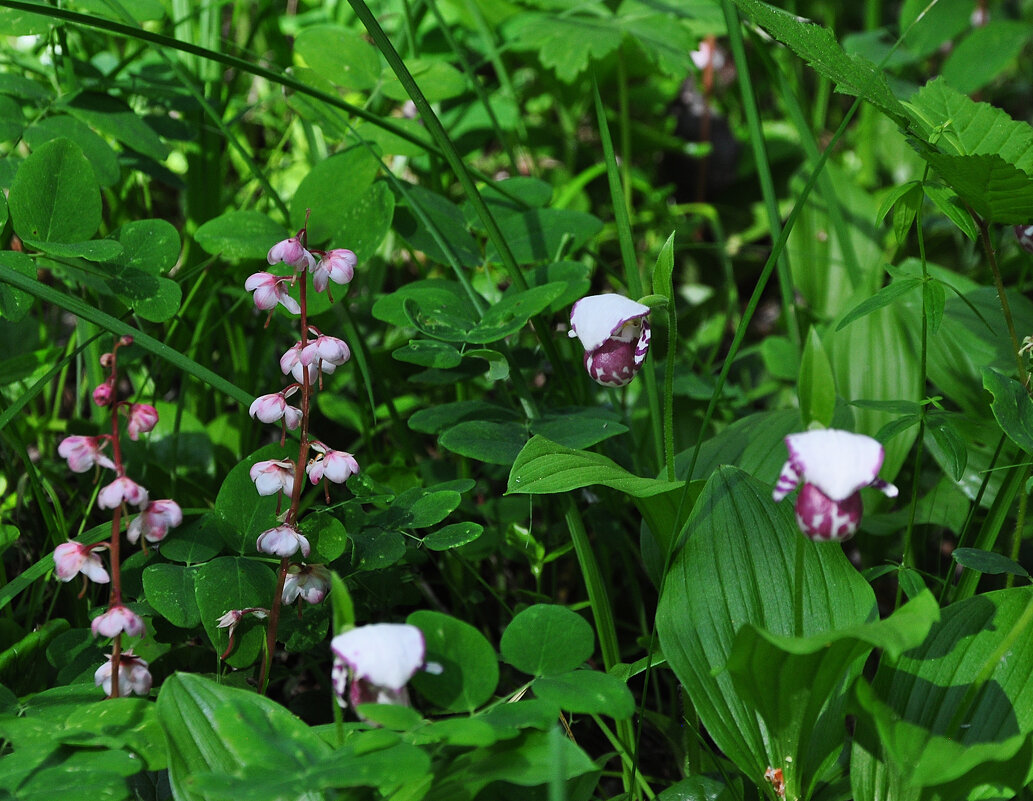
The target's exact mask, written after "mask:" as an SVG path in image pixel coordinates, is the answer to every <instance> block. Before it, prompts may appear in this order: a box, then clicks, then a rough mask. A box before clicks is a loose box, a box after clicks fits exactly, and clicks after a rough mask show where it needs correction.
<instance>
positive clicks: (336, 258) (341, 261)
mask: <svg viewBox="0 0 1033 801" xmlns="http://www.w3.org/2000/svg"><path fill="white" fill-rule="evenodd" d="M357 263H358V259H356V257H355V254H354V253H352V252H351V251H350V250H345V249H344V248H337V249H335V250H328V251H327V252H326V253H324V254H323V255H322V257H321V258H320V259H319V263H318V264H316V266H315V268H314V269H313V270H312V286H314V287H315V288H316V292H322V291H323V290H325V289H326V288H327V286H328V284H329V282H330V281H333V282H334V283H335V284H347V283H349V282H350V281H351V280H352V278H354V277H355V265H356V264H357Z"/></svg>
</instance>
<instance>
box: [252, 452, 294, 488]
mask: <svg viewBox="0 0 1033 801" xmlns="http://www.w3.org/2000/svg"><path fill="white" fill-rule="evenodd" d="M249 475H250V476H251V480H252V481H254V482H255V489H257V490H258V494H259V495H275V494H276V493H277V492H282V493H284V494H285V495H292V494H293V493H294V462H292V461H291V460H290V459H266V460H265V461H263V462H255V464H254V465H253V466H252V467H251V470H250V471H249Z"/></svg>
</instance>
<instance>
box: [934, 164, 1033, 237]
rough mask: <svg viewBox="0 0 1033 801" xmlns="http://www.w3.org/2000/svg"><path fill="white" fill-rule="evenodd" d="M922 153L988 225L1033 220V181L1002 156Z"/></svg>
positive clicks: (1020, 222)
mask: <svg viewBox="0 0 1033 801" xmlns="http://www.w3.org/2000/svg"><path fill="white" fill-rule="evenodd" d="M918 152H919V153H920V154H921V156H922V157H923V158H924V159H925V160H926V161H928V162H929V163H930V164H931V165H932V166H933V168H934V169H935V170H936V171H937V172H938V173H939V175H940V177H941V178H943V180H944V181H946V182H947V183H948V184H950V185H951V187H952V188H953V189H954V191H956V192H957V193H958V195H959V196H960V197H961V199H962V200H963V201H964V202H965V203H967V204H968V205H969V206H971V207H972V210H973V211H974V212H975V213H976V214H978V215H979V216H980V217H982V218H983V219H984V220H986V221H987V222H993V223H1000V224H1022V221H1023V220H1029V219H1033V178H1031V177H1030V176H1029V174H1027V173H1025V172H1023V171H1021V170H1019V169H1018V168H1016V167H1015V166H1014V165H1012V164H1009V163H1008V162H1006V161H1005V160H1004V159H1003V158H1001V157H1000V156H999V155H997V154H991V155H977V156H954V155H948V154H944V153H936V152H934V151H932V150H931V149H929V148H928V147H927V146H924V145H921V144H919V145H918Z"/></svg>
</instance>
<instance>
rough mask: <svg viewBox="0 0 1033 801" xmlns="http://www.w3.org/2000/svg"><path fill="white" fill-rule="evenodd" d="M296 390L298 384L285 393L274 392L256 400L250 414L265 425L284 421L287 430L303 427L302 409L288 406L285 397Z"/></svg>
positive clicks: (252, 404)
mask: <svg viewBox="0 0 1033 801" xmlns="http://www.w3.org/2000/svg"><path fill="white" fill-rule="evenodd" d="M295 390H297V385H296V384H295V385H292V386H291V387H290V388H289V389H288V390H285V391H284V392H272V393H270V394H268V395H261V396H259V397H257V398H255V400H254V401H253V402H252V403H251V407H250V408H249V409H248V414H250V415H251V417H252V418H255V419H258V420H261V421H262V422H263V423H275V422H276V421H277V420H280V419H282V420H283V421H284V423H285V424H286V426H287V428H288V429H290V430H291V431H293V430H294V429H296V428H297V427H298V426H299V425H301V409H299V408H297V407H296V406H290V405H288V403H287V399H286V397H285V396H289V395H291V394H293V393H294V391H295Z"/></svg>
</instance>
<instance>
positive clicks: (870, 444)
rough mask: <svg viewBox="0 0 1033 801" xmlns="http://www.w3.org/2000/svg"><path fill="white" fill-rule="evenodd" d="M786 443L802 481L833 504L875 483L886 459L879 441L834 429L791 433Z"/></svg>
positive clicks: (791, 459)
mask: <svg viewBox="0 0 1033 801" xmlns="http://www.w3.org/2000/svg"><path fill="white" fill-rule="evenodd" d="M785 441H786V447H787V448H788V449H789V460H790V462H792V465H793V467H794V468H795V469H796V471H797V472H798V473H799V474H800V475H801V476H802V477H803V480H804V481H805V482H807V483H810V484H813V485H814V486H816V487H817V488H818V489H819V490H821V491H822V492H823V493H824V494H825V495H827V496H828V497H829V498H831V499H832V500H834V501H843V500H846V499H847V498H849V497H850V496H851V495H853V494H854V493H855V492H857V491H858V490H859V489H861V488H863V487H867V486H869V485H870V484H871V483H872V482H874V481H875V478H876V476H877V475H878V474H879V468H880V467H882V460H883V458H884V456H885V453H884V451H883V449H882V445H880V444H879V442H878V441H877V440H874V439H872V438H871V437H866V436H865V435H864V434H854V433H852V432H850V431H840V430H838V429H834V428H828V429H822V430H816V431H805V432H803V433H800V434H790V435H789V436H788V437H786V440H785Z"/></svg>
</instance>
